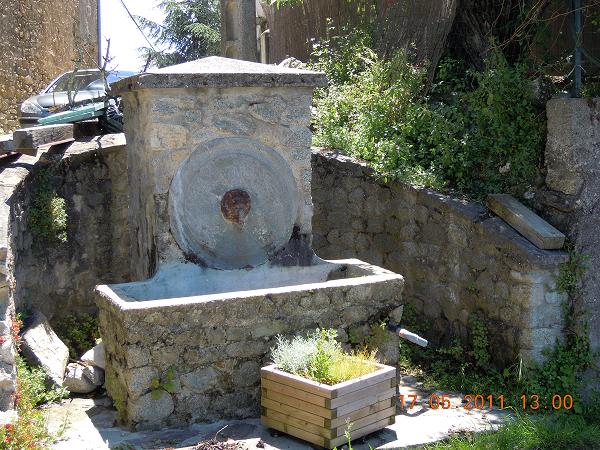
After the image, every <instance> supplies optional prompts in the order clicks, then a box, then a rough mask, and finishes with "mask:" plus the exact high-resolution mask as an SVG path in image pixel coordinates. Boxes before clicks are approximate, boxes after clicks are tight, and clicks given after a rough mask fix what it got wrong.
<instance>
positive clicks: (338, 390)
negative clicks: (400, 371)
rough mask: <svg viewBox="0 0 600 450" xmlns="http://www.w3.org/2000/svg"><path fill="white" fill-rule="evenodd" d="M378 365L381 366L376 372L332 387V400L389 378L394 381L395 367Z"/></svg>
mask: <svg viewBox="0 0 600 450" xmlns="http://www.w3.org/2000/svg"><path fill="white" fill-rule="evenodd" d="M379 365H380V366H381V369H380V370H378V371H376V372H372V373H369V374H367V375H363V376H362V377H359V378H355V379H353V380H349V381H344V382H343V383H338V384H336V385H335V386H333V392H332V398H337V397H341V396H342V395H346V394H348V393H350V392H354V391H357V390H359V389H364V388H366V387H369V386H372V385H373V384H377V383H380V382H382V381H384V380H387V379H390V378H393V379H394V380H395V379H396V368H395V367H391V366H385V365H383V364H379Z"/></svg>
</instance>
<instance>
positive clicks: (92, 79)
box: [46, 71, 135, 92]
mask: <svg viewBox="0 0 600 450" xmlns="http://www.w3.org/2000/svg"><path fill="white" fill-rule="evenodd" d="M134 74H135V72H127V71H119V72H116V71H115V72H109V73H108V75H107V77H106V79H107V81H108V84H111V83H114V82H115V81H117V80H120V79H121V78H125V77H129V76H131V75H134ZM103 90H104V83H103V82H102V80H101V79H100V72H97V71H94V72H75V73H73V72H69V73H65V74H64V75H62V76H61V77H60V78H59V79H58V80H56V82H55V83H54V84H53V85H52V86H50V87H49V88H48V89H47V90H46V92H66V91H103Z"/></svg>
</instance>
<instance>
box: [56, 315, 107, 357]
mask: <svg viewBox="0 0 600 450" xmlns="http://www.w3.org/2000/svg"><path fill="white" fill-rule="evenodd" d="M55 330H56V334H57V335H58V337H60V339H61V340H62V341H63V342H64V343H65V345H66V346H67V347H68V349H69V356H70V357H71V358H73V359H79V358H80V357H81V355H83V353H85V352H86V351H88V350H89V349H91V348H92V347H94V345H96V340H97V339H98V338H100V331H99V330H98V319H97V318H96V317H93V316H91V315H90V314H81V315H78V316H73V315H69V316H66V317H64V318H63V319H61V320H60V321H58V322H57V323H56V327H55Z"/></svg>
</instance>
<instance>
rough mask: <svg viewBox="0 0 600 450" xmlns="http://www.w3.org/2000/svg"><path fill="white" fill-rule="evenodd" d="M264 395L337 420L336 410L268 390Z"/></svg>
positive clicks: (263, 392) (264, 391)
mask: <svg viewBox="0 0 600 450" xmlns="http://www.w3.org/2000/svg"><path fill="white" fill-rule="evenodd" d="M394 393H395V390H394ZM262 395H263V397H265V398H268V399H270V400H274V401H276V402H279V403H283V404H285V405H288V406H292V407H294V408H298V409H301V410H302V411H306V412H309V413H311V414H315V415H317V416H320V417H324V418H326V419H335V418H336V416H335V411H334V410H331V409H327V408H323V407H321V406H317V405H314V404H312V403H308V402H305V401H302V400H299V399H297V398H294V397H290V396H289V395H284V394H280V393H279V392H274V391H269V390H267V389H262ZM382 400H383V399H382ZM362 406H365V405H362ZM356 409H358V408H356ZM352 411H353V410H352Z"/></svg>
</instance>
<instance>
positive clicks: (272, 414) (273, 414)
mask: <svg viewBox="0 0 600 450" xmlns="http://www.w3.org/2000/svg"><path fill="white" fill-rule="evenodd" d="M263 416H267V417H269V418H271V419H275V420H278V421H279V422H281V423H285V424H288V425H291V426H293V427H297V428H300V429H302V430H306V431H308V432H309V433H313V434H316V435H317V436H323V437H325V438H328V439H331V438H334V437H337V434H334V433H335V432H336V430H332V429H330V428H325V427H319V426H317V425H315V424H314V423H310V422H307V421H306V420H302V419H297V418H296V417H293V416H290V415H287V414H284V413H280V412H279V411H275V410H274V409H268V408H265V410H264V411H263ZM342 432H343V431H342Z"/></svg>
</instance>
